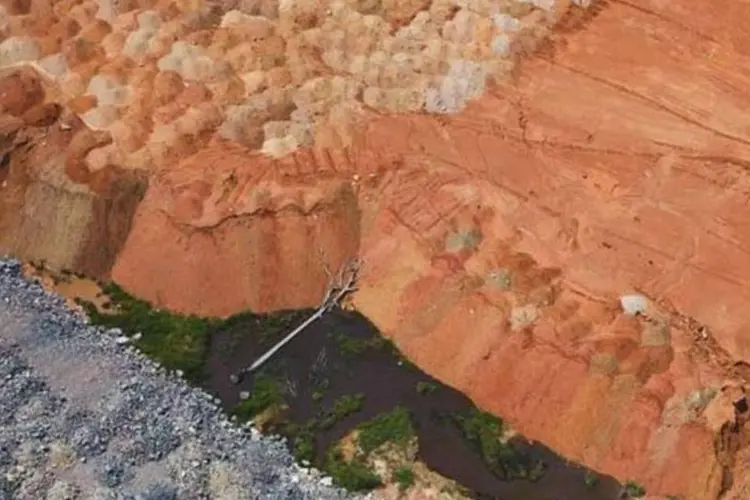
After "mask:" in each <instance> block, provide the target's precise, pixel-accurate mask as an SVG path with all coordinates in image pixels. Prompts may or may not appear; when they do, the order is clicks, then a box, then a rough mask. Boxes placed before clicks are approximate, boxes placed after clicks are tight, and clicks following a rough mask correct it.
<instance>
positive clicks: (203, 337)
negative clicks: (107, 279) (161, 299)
mask: <svg viewBox="0 0 750 500" xmlns="http://www.w3.org/2000/svg"><path fill="white" fill-rule="evenodd" d="M104 292H105V293H106V294H107V295H108V296H109V297H110V299H111V300H112V302H113V303H114V304H115V307H114V308H113V310H112V312H111V313H107V314H102V313H100V312H99V311H98V310H97V309H96V307H95V306H94V304H92V303H89V302H85V301H81V305H82V306H83V307H84V309H85V310H86V313H87V314H88V316H89V318H90V319H91V321H92V322H93V323H94V324H97V325H102V326H105V327H108V328H120V329H121V330H122V331H123V332H125V333H126V334H128V335H134V334H136V333H140V334H141V337H140V339H138V340H135V341H134V343H135V345H136V346H137V347H138V348H139V349H140V350H141V351H143V352H144V354H146V355H147V356H149V357H151V358H152V359H154V360H156V361H158V362H159V363H161V364H162V365H163V366H164V367H165V368H167V369H170V370H181V371H182V372H183V373H184V376H185V378H186V379H188V380H189V381H191V382H193V383H198V382H201V381H202V380H203V379H204V378H205V373H204V371H203V365H204V363H205V360H206V355H207V353H208V348H209V342H210V338H209V330H210V327H211V326H212V325H213V324H215V323H216V322H217V320H214V319H209V318H200V317H198V316H193V315H189V316H186V315H182V314H176V313H172V312H169V311H164V310H159V309H154V308H153V307H152V305H151V304H150V303H149V302H147V301H145V300H140V299H137V298H135V297H133V296H131V295H129V294H128V293H127V292H125V291H124V290H122V288H120V287H119V286H117V285H116V284H114V283H110V284H108V285H106V286H105V287H104Z"/></svg>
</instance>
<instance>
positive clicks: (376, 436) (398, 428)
mask: <svg viewBox="0 0 750 500" xmlns="http://www.w3.org/2000/svg"><path fill="white" fill-rule="evenodd" d="M358 429H359V431H360V433H359V440H358V441H359V446H360V448H362V451H364V452H365V453H370V452H372V451H375V450H376V449H377V448H380V447H381V446H382V445H384V444H385V443H394V444H397V445H399V446H404V447H405V446H406V445H408V444H409V441H410V440H411V438H412V437H414V427H413V426H412V423H411V415H410V414H409V410H407V409H406V408H404V407H402V406H397V407H396V408H394V409H393V411H390V412H388V413H383V414H381V415H378V416H377V417H375V418H373V419H372V420H369V421H367V422H365V423H363V424H360V426H359V427H358Z"/></svg>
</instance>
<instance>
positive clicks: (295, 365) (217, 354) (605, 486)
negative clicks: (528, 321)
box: [206, 310, 621, 500]
mask: <svg viewBox="0 0 750 500" xmlns="http://www.w3.org/2000/svg"><path fill="white" fill-rule="evenodd" d="M290 314H292V318H295V319H301V318H304V316H305V314H304V312H303V311H300V312H298V313H290ZM284 322H286V323H287V324H289V325H294V324H295V320H294V319H292V320H291V321H289V320H284ZM264 323H267V320H263V317H254V316H251V315H248V316H246V317H245V318H244V319H243V318H241V317H240V318H238V319H236V320H235V319H232V320H230V321H229V324H228V325H227V326H225V327H221V328H220V329H219V330H218V331H216V332H214V333H213V334H212V341H211V351H210V355H209V357H208V361H207V365H206V366H207V372H208V379H207V382H206V386H207V388H208V390H209V391H211V392H213V393H215V394H216V395H217V396H219V397H220V398H221V400H222V401H223V403H224V405H225V407H226V408H227V410H231V409H232V408H234V407H235V405H237V404H238V403H239V402H240V399H239V394H240V392H241V391H249V392H251V391H252V390H253V377H252V376H249V377H247V378H246V379H245V380H243V381H242V382H241V384H239V385H235V384H233V383H231V382H230V375H232V374H234V373H237V372H238V371H239V370H240V369H242V368H244V367H246V366H248V365H250V364H251V363H252V362H253V361H254V360H255V359H256V358H257V357H259V356H260V355H261V354H263V353H264V352H265V350H267V349H268V348H269V347H270V346H272V345H273V344H274V342H275V341H276V340H278V339H279V337H280V336H283V335H284V334H286V333H287V331H284V330H280V331H278V332H275V333H276V334H275V335H264V334H263V333H264ZM265 328H267V326H266V327H265ZM379 337H380V333H379V332H378V331H377V329H376V328H375V327H374V326H373V325H372V324H371V323H369V322H368V321H367V320H366V319H364V318H363V317H362V316H361V315H359V314H357V313H351V312H347V311H342V310H335V311H333V312H332V313H330V314H328V315H326V316H324V317H323V319H321V320H319V321H318V322H316V323H313V324H312V325H311V326H310V327H309V328H308V329H306V330H305V331H304V332H303V333H301V334H300V335H299V337H298V338H296V339H295V340H293V341H292V342H291V343H290V344H288V345H287V346H286V347H285V348H284V349H283V350H282V351H281V352H280V353H279V354H278V355H277V356H276V357H274V358H272V359H271V360H270V361H268V365H267V366H268V367H267V368H266V369H263V370H262V372H263V374H264V376H271V377H273V378H275V379H277V380H279V381H280V383H281V384H282V385H283V386H286V387H293V388H294V395H290V394H288V393H287V394H286V395H285V401H286V403H287V404H288V405H289V410H288V412H287V413H286V414H285V416H284V419H285V420H289V421H292V422H295V423H297V424H298V425H304V424H305V423H306V422H308V421H310V420H311V419H315V418H322V415H323V414H324V413H325V411H326V410H330V408H331V407H332V406H333V405H334V404H335V402H336V400H338V399H339V398H341V397H342V396H352V395H356V394H363V395H364V404H363V406H362V408H361V410H359V411H357V412H356V413H354V414H352V415H349V416H346V417H344V418H342V419H340V420H338V421H336V423H335V424H334V425H333V426H332V427H331V428H330V429H328V430H325V431H322V432H319V433H317V434H316V436H315V442H316V450H317V452H316V455H315V457H316V458H315V460H314V462H313V463H314V464H315V465H317V466H324V457H325V450H327V449H328V448H329V447H330V446H331V445H333V444H335V443H337V442H339V441H340V440H341V439H342V438H344V437H345V436H347V435H348V434H350V433H351V432H352V430H354V429H355V427H356V426H357V425H359V424H361V423H363V422H366V421H368V420H370V419H372V418H373V417H376V416H378V415H380V414H383V413H386V412H390V411H392V410H393V409H394V408H395V407H397V406H401V407H404V408H407V409H408V410H409V411H410V412H411V415H412V418H413V422H414V424H415V428H416V432H417V436H418V440H419V451H418V457H419V458H420V459H421V460H423V461H424V463H425V464H426V465H427V466H428V467H429V468H431V469H433V470H434V471H436V472H438V473H439V474H441V475H443V476H445V477H447V478H450V479H453V480H455V481H457V482H458V483H459V484H460V485H462V486H464V487H466V488H467V489H468V490H470V491H471V492H472V496H474V497H475V498H494V499H502V500H525V499H529V498H534V499H538V500H553V499H558V500H568V499H569V500H574V499H575V500H578V499H580V500H595V499H596V500H598V499H601V500H612V499H613V498H615V497H616V496H617V494H618V493H619V492H620V490H621V486H620V485H619V484H618V483H617V481H615V480H614V479H612V478H611V477H608V476H605V475H598V474H596V475H595V476H596V477H597V481H596V482H595V484H592V485H589V486H587V484H586V475H587V472H586V469H585V468H583V467H580V466H577V465H576V464H574V463H571V462H568V461H566V460H565V459H564V458H562V457H560V456H559V455H557V454H555V453H554V452H552V451H551V450H549V449H548V448H547V447H545V446H544V445H542V444H540V443H530V442H529V441H527V440H525V439H523V438H522V437H520V436H515V437H511V438H510V440H509V443H510V445H511V446H512V447H514V448H516V449H517V450H518V452H519V456H522V457H523V460H524V461H525V462H527V463H526V466H531V465H533V464H535V463H537V462H538V461H542V462H543V463H544V475H543V476H542V477H541V479H538V480H537V481H529V480H526V481H524V480H512V481H506V480H503V479H502V478H500V477H498V476H497V475H495V474H493V472H492V471H491V469H490V468H489V467H488V465H487V464H486V463H485V462H484V461H483V459H482V456H481V453H479V451H478V450H477V449H476V448H474V447H472V445H471V444H470V443H469V442H467V441H466V439H464V438H463V437H462V433H461V431H460V429H459V428H458V427H457V426H456V424H455V423H454V422H453V420H452V419H451V416H454V415H460V414H462V413H464V412H466V411H467V410H469V409H471V408H473V407H474V405H473V404H472V403H471V401H470V400H469V399H468V398H467V397H466V396H464V395H462V394H461V393H459V392H458V391H456V390H455V389H452V388H450V387H447V386H445V385H443V384H441V383H440V382H439V381H437V380H435V379H434V378H432V377H430V376H429V375H427V374H425V373H424V372H422V371H421V370H419V369H418V368H416V367H415V366H414V365H411V364H410V363H409V362H408V361H405V360H403V358H401V357H400V356H399V355H398V354H397V353H394V352H393V351H391V349H390V348H389V347H386V348H378V347H370V348H366V349H364V350H363V351H362V352H356V353H352V352H349V353H348V354H346V353H347V352H348V351H347V345H349V346H350V347H351V346H352V345H354V346H357V345H360V346H361V345H363V344H364V343H366V342H367V341H369V340H372V339H377V338H379ZM342 351H343V353H342ZM321 359H325V362H324V363H321V361H320V360H321ZM321 380H328V381H329V383H328V384H326V387H327V388H326V389H324V390H322V389H320V386H319V382H320V381H321ZM420 384H427V386H428V387H430V390H429V393H421V394H420V392H419V390H418V388H419V387H420ZM433 385H434V388H432V386H433ZM497 390H498V391H502V387H500V388H498V389H497ZM316 391H321V392H320V394H322V395H323V397H322V399H320V400H317V401H316V400H315V399H314V397H313V394H314V393H315V392H316ZM425 392H427V391H425ZM291 437H292V438H293V437H294V436H291ZM589 474H591V472H589Z"/></svg>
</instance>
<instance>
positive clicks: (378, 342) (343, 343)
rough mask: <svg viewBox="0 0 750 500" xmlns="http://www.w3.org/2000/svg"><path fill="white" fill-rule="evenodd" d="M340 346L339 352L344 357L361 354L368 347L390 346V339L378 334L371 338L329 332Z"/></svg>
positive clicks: (380, 347)
mask: <svg viewBox="0 0 750 500" xmlns="http://www.w3.org/2000/svg"><path fill="white" fill-rule="evenodd" d="M329 337H332V338H333V339H334V340H335V341H336V343H337V344H338V346H339V352H341V355H342V356H344V357H355V356H359V355H360V354H362V353H363V352H365V351H367V350H368V349H384V348H385V347H388V341H386V339H385V338H383V337H381V336H379V335H376V336H374V337H371V338H369V339H361V338H356V337H351V336H349V335H347V334H345V333H332V334H329Z"/></svg>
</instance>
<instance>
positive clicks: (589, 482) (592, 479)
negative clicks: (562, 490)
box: [583, 470, 599, 489]
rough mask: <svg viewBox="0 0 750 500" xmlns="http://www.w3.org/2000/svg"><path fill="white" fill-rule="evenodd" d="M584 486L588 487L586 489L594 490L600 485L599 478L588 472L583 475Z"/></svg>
mask: <svg viewBox="0 0 750 500" xmlns="http://www.w3.org/2000/svg"><path fill="white" fill-rule="evenodd" d="M583 484H585V485H586V488H589V489H594V488H596V486H597V485H598V484H599V476H597V475H596V474H594V473H593V472H591V471H590V470H587V471H586V473H585V474H584V475H583Z"/></svg>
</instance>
